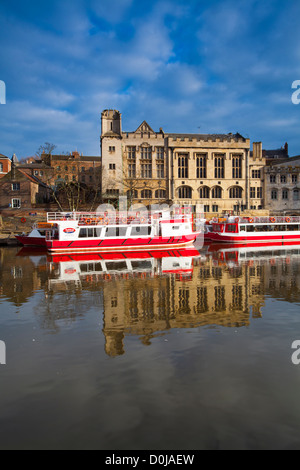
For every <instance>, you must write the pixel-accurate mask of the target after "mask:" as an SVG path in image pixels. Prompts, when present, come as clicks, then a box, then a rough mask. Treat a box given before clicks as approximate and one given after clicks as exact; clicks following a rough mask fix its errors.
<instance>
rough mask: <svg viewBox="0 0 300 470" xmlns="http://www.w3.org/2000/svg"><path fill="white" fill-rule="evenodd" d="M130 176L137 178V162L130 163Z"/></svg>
mask: <svg viewBox="0 0 300 470" xmlns="http://www.w3.org/2000/svg"><path fill="white" fill-rule="evenodd" d="M128 178H136V164H135V163H130V164H129V165H128Z"/></svg>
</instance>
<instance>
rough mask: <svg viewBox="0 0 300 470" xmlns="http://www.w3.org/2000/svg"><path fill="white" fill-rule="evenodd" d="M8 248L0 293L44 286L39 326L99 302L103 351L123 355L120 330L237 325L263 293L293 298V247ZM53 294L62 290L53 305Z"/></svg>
mask: <svg viewBox="0 0 300 470" xmlns="http://www.w3.org/2000/svg"><path fill="white" fill-rule="evenodd" d="M8 253H9V250H5V249H3V250H1V258H0V262H1V270H0V289H1V294H2V296H5V297H6V298H7V299H9V300H10V301H12V302H14V303H15V304H16V305H22V303H23V302H26V301H28V299H29V297H30V296H32V295H33V293H34V292H35V291H36V290H41V289H44V292H45V299H46V302H45V305H44V307H43V309H42V312H43V313H41V312H40V313H39V315H42V316H43V318H42V326H43V328H46V329H52V330H56V329H57V322H56V319H57V318H60V319H61V318H62V317H64V318H65V319H66V320H67V321H73V320H74V319H76V318H78V316H84V315H85V314H86V312H87V311H88V309H89V307H90V306H91V305H93V306H95V305H96V306H97V307H98V306H99V311H100V309H103V333H104V336H105V351H106V353H107V354H108V355H109V356H117V355H121V354H124V352H125V349H124V340H125V337H126V336H127V335H137V336H138V337H139V338H140V339H141V342H142V343H143V344H145V345H149V344H151V340H152V339H153V338H154V337H156V336H158V335H162V334H165V332H166V331H168V330H170V329H173V328H194V327H210V328H220V327H233V328H239V327H245V326H248V325H249V324H250V322H251V321H253V319H259V318H260V317H261V316H262V307H263V306H264V304H265V298H266V296H273V297H275V298H282V299H284V300H286V301H289V302H299V299H300V271H299V269H300V268H299V266H300V247H293V246H290V247H288V246H282V247H278V248H273V249H272V248H255V247H247V248H237V247H232V246H228V245H226V246H223V247H222V246H217V245H206V246H205V247H204V248H203V249H202V250H201V251H200V252H198V251H197V250H195V249H188V250H179V251H178V250H172V251H168V252H149V253H145V252H142V253H123V254H115V255H112V254H105V253H98V254H86V255H66V256H63V255H61V256H54V257H51V258H49V257H48V256H47V255H46V254H44V256H42V255H38V256H37V255H35V254H34V252H33V253H31V254H28V252H26V250H21V252H20V253H19V256H17V257H16V256H11V255H10V256H9V254H8ZM10 253H11V252H10ZM25 273H26V275H25ZM21 286H22V287H21ZM58 295H62V296H63V297H62V299H61V300H60V305H61V307H60V308H59V307H58V304H59V302H58ZM71 296H72V298H73V301H72V302H70V298H71ZM74 299H75V300H74ZM68 306H69V307H68ZM62 309H63V310H64V311H63V312H62Z"/></svg>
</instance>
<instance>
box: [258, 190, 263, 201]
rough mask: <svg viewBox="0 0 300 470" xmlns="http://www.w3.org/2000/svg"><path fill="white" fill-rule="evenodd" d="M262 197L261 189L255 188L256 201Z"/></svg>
mask: <svg viewBox="0 0 300 470" xmlns="http://www.w3.org/2000/svg"><path fill="white" fill-rule="evenodd" d="M262 197H263V188H257V199H262Z"/></svg>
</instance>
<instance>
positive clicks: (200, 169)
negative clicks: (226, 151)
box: [196, 155, 207, 179]
mask: <svg viewBox="0 0 300 470" xmlns="http://www.w3.org/2000/svg"><path fill="white" fill-rule="evenodd" d="M196 165H197V178H198V179H201V178H207V155H197V162H196Z"/></svg>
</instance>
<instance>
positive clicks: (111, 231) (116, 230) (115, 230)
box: [105, 227, 127, 238]
mask: <svg viewBox="0 0 300 470" xmlns="http://www.w3.org/2000/svg"><path fill="white" fill-rule="evenodd" d="M126 232H127V227H107V228H106V232H105V236H106V237H123V238H124V237H126Z"/></svg>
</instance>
